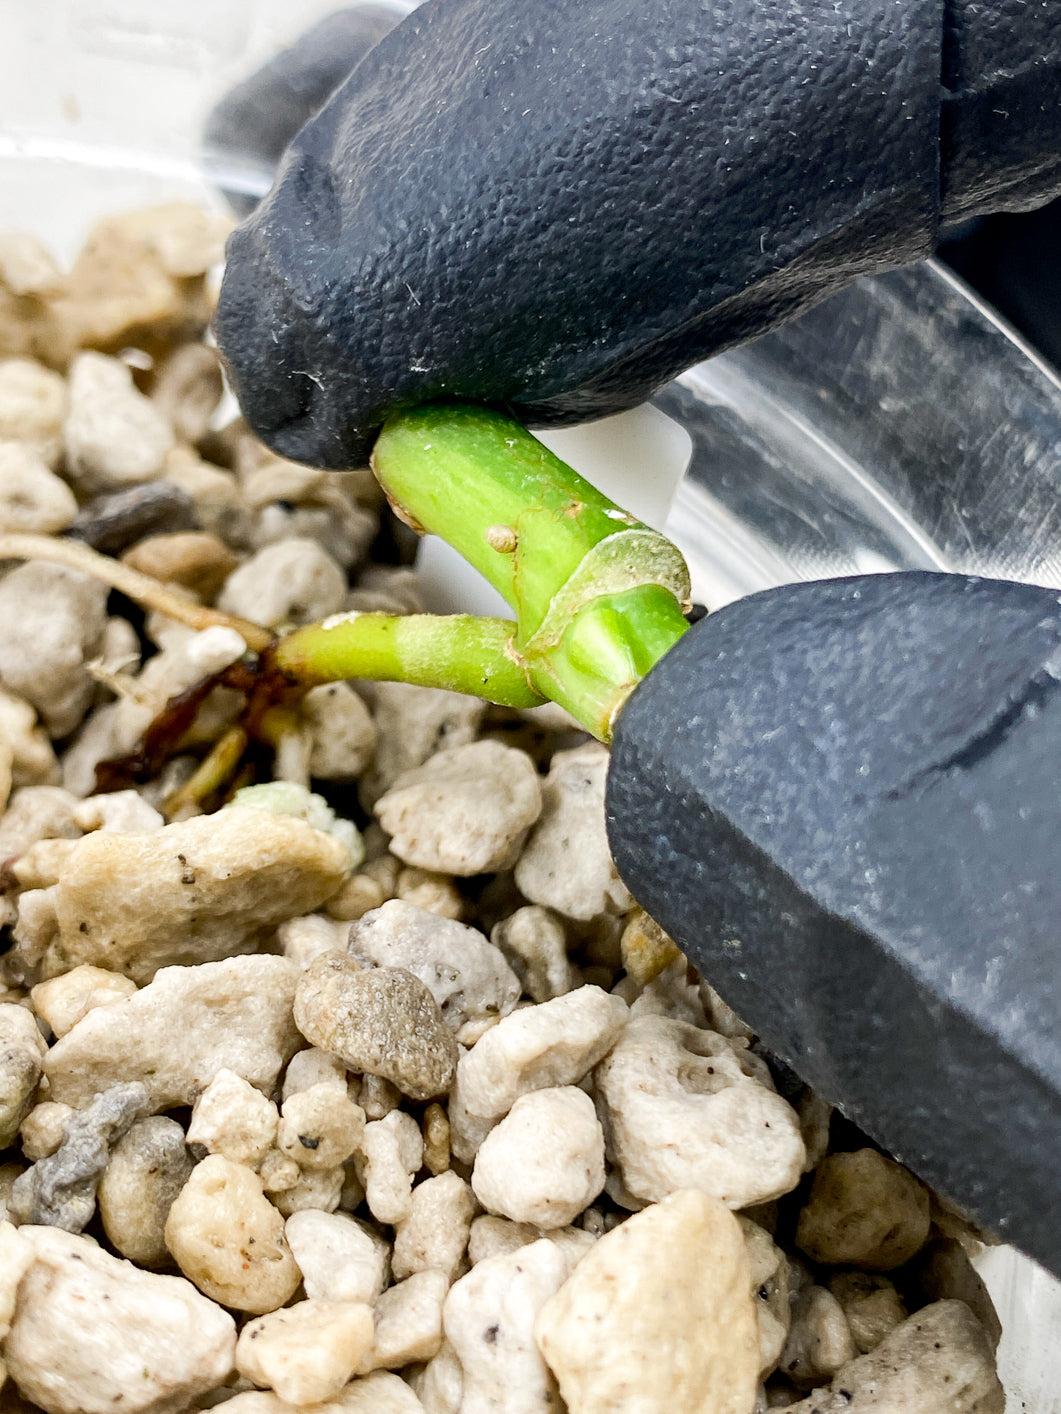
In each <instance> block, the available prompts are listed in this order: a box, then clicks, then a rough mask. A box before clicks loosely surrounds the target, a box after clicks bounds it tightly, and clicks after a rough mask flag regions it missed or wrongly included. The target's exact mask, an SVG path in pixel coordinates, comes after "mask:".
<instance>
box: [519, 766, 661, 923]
mask: <svg viewBox="0 0 1061 1414" xmlns="http://www.w3.org/2000/svg"><path fill="white" fill-rule="evenodd" d="M607 774H608V752H607V750H606V749H605V748H604V747H603V746H601V745H600V743H599V742H590V743H588V744H587V745H586V746H580V747H577V748H576V749H575V750H573V751H558V752H557V753H556V754H555V756H554V757H553V759H552V764H551V765H550V767H549V774H548V776H547V777H546V779H545V782H544V784H543V786H542V813H541V817H540V818H539V820H538V823H537V824H536V825H535V827H534V829H533V830H532V831H531V835H530V838H529V839H528V841H527V844H526V846H525V847H524V850H523V854H522V855H521V857H520V861H519V863H518V864H517V865H516V885H517V887H518V888H519V890H520V892H521V893H522V894H523V895H524V897H525V898H527V899H529V900H530V902H531V903H539V904H543V905H544V906H545V907H547V908H552V909H555V910H556V912H557V913H562V914H563V915H564V917H565V918H575V919H579V920H581V921H582V922H587V921H588V920H589V919H591V918H594V917H595V916H596V915H597V914H598V913H625V912H626V911H627V910H628V909H629V908H630V907H631V905H632V903H633V900H632V898H631V896H630V893H629V891H628V890H627V888H626V885H625V884H624V883H623V882H622V880H621V879H620V878H619V875H618V874H617V873H616V870H615V864H614V863H613V861H612V857H611V853H610V851H609V849H608V837H607V834H606V832H605V828H604V782H605V778H606V776H607Z"/></svg>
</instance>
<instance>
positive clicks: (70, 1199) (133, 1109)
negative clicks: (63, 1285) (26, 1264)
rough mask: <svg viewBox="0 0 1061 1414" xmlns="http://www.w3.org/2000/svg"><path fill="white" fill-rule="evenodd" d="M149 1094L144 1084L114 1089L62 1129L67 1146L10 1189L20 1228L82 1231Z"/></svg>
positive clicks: (38, 1164) (12, 1209) (117, 1086)
mask: <svg viewBox="0 0 1061 1414" xmlns="http://www.w3.org/2000/svg"><path fill="white" fill-rule="evenodd" d="M147 1105H148V1095H147V1089H146V1087H145V1086H144V1085H142V1084H141V1083H140V1082H139V1081H133V1082H131V1083H130V1084H126V1085H113V1086H111V1088H110V1089H109V1090H105V1091H104V1092H103V1094H102V1095H98V1096H97V1097H96V1099H95V1100H94V1101H93V1102H92V1104H91V1105H89V1107H88V1109H86V1110H80V1111H75V1112H74V1113H73V1114H72V1115H71V1116H70V1118H69V1119H68V1120H67V1121H66V1123H65V1124H64V1125H63V1142H62V1144H60V1146H59V1148H58V1149H57V1150H56V1151H55V1153H54V1154H50V1155H49V1156H48V1157H47V1158H46V1159H41V1160H40V1162H39V1163H36V1164H33V1165H32V1167H30V1168H28V1169H27V1170H26V1172H25V1173H24V1174H21V1175H20V1176H19V1177H18V1178H17V1179H16V1180H15V1183H14V1186H13V1187H12V1190H11V1215H12V1219H13V1220H14V1221H15V1222H16V1223H35V1224H38V1225H41V1226H44V1227H60V1228H62V1229H63V1230H64V1232H80V1231H81V1229H82V1228H83V1227H84V1226H85V1224H86V1223H87V1222H88V1221H89V1220H90V1219H91V1217H92V1214H93V1213H94V1212H95V1210H96V1188H97V1187H98V1185H99V1181H100V1178H101V1177H102V1175H103V1171H104V1169H105V1168H106V1167H107V1162H108V1160H109V1158H110V1149H111V1145H112V1144H114V1143H115V1142H116V1141H117V1140H118V1139H120V1138H121V1137H122V1135H123V1134H124V1133H125V1132H126V1131H127V1130H128V1128H129V1127H130V1125H131V1124H132V1123H133V1121H134V1120H137V1119H139V1118H140V1117H141V1115H142V1114H143V1113H144V1111H145V1110H146V1109H147Z"/></svg>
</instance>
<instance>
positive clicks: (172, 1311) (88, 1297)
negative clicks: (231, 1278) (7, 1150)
mask: <svg viewBox="0 0 1061 1414" xmlns="http://www.w3.org/2000/svg"><path fill="white" fill-rule="evenodd" d="M19 1237H20V1238H22V1240H23V1241H24V1242H26V1243H27V1244H28V1246H29V1248H30V1252H31V1263H30V1266H29V1268H28V1270H27V1271H26V1274H25V1276H24V1277H23V1278H22V1281H21V1282H20V1283H19V1288H18V1298H17V1303H16V1307H15V1312H14V1319H13V1320H12V1323H11V1330H10V1333H9V1334H8V1336H7V1338H6V1340H5V1341H4V1347H3V1348H4V1359H5V1361H6V1362H7V1368H8V1371H9V1373H10V1376H11V1378H12V1380H13V1381H14V1382H15V1384H16V1385H17V1386H18V1388H19V1389H20V1390H21V1391H22V1393H23V1394H24V1395H25V1396H26V1397H27V1398H28V1399H31V1400H33V1401H34V1403H35V1404H38V1405H39V1406H40V1407H41V1408H42V1409H44V1410H45V1411H47V1414H111V1411H113V1410H116V1409H122V1410H128V1411H133V1412H134V1414H140V1411H143V1414H148V1411H151V1412H152V1414H153V1412H154V1411H156V1410H162V1409H176V1408H179V1407H180V1406H181V1404H183V1403H185V1402H186V1401H189V1400H191V1399H193V1398H194V1397H195V1395H197V1394H201V1393H205V1391H206V1390H208V1389H211V1388H212V1387H213V1386H215V1385H217V1384H220V1383H221V1381H222V1380H224V1379H225V1378H226V1376H227V1375H228V1374H229V1372H230V1370H231V1369H232V1364H233V1358H234V1354H235V1344H236V1328H235V1324H234V1322H233V1320H232V1317H231V1316H230V1315H228V1313H227V1312H225V1311H222V1310H221V1309H220V1307H218V1306H216V1305H214V1303H213V1302H211V1301H208V1300H206V1299H205V1298H204V1297H203V1296H201V1295H200V1294H199V1292H197V1291H196V1290H195V1288H194V1287H193V1286H192V1285H191V1284H190V1282H187V1281H184V1280H183V1279H182V1278H180V1277H172V1276H159V1275H155V1274H154V1273H150V1272H143V1271H140V1270H139V1269H138V1268H136V1267H134V1266H133V1265H132V1263H131V1262H125V1261H121V1260H119V1259H118V1258H116V1257H112V1256H111V1255H110V1254H109V1253H107V1252H105V1251H103V1249H102V1248H100V1247H99V1246H97V1245H96V1243H94V1242H93V1241H92V1240H91V1239H90V1238H87V1237H78V1236H74V1235H73V1234H71V1233H66V1232H59V1231H57V1230H56V1229H55V1228H50V1227H26V1228H22V1229H20V1230H19Z"/></svg>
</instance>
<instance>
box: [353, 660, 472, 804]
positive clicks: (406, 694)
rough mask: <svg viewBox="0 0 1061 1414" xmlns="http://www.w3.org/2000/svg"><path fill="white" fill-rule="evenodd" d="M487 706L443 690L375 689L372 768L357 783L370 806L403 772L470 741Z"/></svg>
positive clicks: (399, 685)
mask: <svg viewBox="0 0 1061 1414" xmlns="http://www.w3.org/2000/svg"><path fill="white" fill-rule="evenodd" d="M485 710H486V703H485V702H482V701H480V699H479V698H478V697H465V696H464V695H463V694H462V693H459V692H448V691H447V690H446V689H445V688H442V687H415V686H414V685H413V684H412V683H407V682H380V683H376V684H375V685H374V687H373V715H374V717H375V719H376V729H377V731H378V733H379V736H378V738H377V741H376V752H375V756H374V757H373V760H372V765H371V766H370V767H369V769H368V770H367V771H366V772H365V774H364V776H363V777H362V779H361V794H362V796H363V798H364V800H365V802H366V804H369V805H371V804H372V803H373V802H374V801H376V800H378V799H379V797H380V796H381V795H382V794H383V792H384V791H385V790H387V789H388V788H389V787H390V786H391V785H392V784H393V782H394V781H396V780H397V779H398V777H399V776H400V775H401V774H402V772H403V771H410V770H412V769H413V767H414V766H419V765H421V764H422V763H423V762H424V761H426V760H427V759H428V757H429V756H433V755H434V754H435V752H436V751H443V750H445V749H446V748H447V747H451V746H462V745H463V744H464V743H465V742H467V741H472V740H473V739H474V737H475V733H476V731H477V730H478V727H479V722H480V720H481V718H482V715H483V712H484V711H485Z"/></svg>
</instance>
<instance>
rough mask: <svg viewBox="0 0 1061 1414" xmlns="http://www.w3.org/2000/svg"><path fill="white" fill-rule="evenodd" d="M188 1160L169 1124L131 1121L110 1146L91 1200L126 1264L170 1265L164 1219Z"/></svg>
mask: <svg viewBox="0 0 1061 1414" xmlns="http://www.w3.org/2000/svg"><path fill="white" fill-rule="evenodd" d="M194 1166H195V1165H194V1161H193V1159H192V1156H191V1154H190V1153H189V1152H188V1149H187V1146H186V1144H185V1142H184V1130H183V1129H181V1127H180V1125H179V1124H178V1123H177V1121H176V1120H174V1119H168V1118H167V1117H166V1116H165V1115H152V1116H150V1117H149V1118H147V1119H141V1120H137V1122H136V1123H135V1124H134V1125H133V1126H132V1128H131V1129H130V1130H129V1131H128V1133H126V1134H124V1135H123V1136H122V1138H121V1139H119V1140H118V1142H117V1144H115V1146H114V1149H113V1150H112V1152H111V1156H110V1163H109V1164H108V1165H107V1169H106V1172H105V1173H104V1175H103V1177H102V1179H101V1180H100V1185H99V1192H98V1193H97V1195H96V1196H97V1200H98V1202H99V1211H100V1217H101V1218H102V1219H103V1230H104V1231H105V1232H106V1234H107V1237H108V1238H109V1239H110V1241H111V1242H112V1243H113V1244H114V1246H115V1247H116V1248H117V1249H118V1251H119V1252H120V1253H121V1254H122V1256H123V1257H128V1258H129V1260H130V1261H131V1262H138V1263H139V1264H140V1266H143V1267H156V1266H160V1265H162V1264H163V1263H166V1262H168V1261H169V1260H170V1256H169V1249H168V1248H167V1247H166V1238H165V1229H166V1219H167V1218H168V1217H169V1210H170V1207H171V1205H172V1203H173V1200H174V1198H176V1196H177V1194H178V1193H179V1192H180V1191H181V1189H182V1188H183V1187H184V1185H185V1183H186V1181H187V1179H188V1175H189V1174H190V1173H191V1171H192V1169H193V1168H194Z"/></svg>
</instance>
